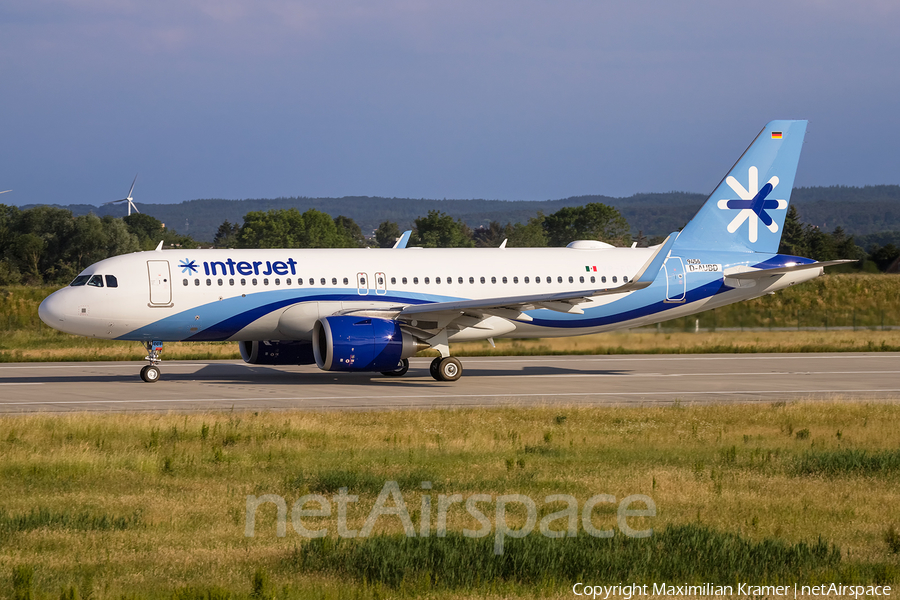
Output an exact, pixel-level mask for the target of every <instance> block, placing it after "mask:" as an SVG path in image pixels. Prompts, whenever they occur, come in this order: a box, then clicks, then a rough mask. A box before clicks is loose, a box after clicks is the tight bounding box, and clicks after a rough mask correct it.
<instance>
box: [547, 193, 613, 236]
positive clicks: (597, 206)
mask: <svg viewBox="0 0 900 600" xmlns="http://www.w3.org/2000/svg"><path fill="white" fill-rule="evenodd" d="M544 229H545V230H546V232H547V242H548V245H550V246H565V245H567V244H569V242H572V241H575V240H600V241H603V242H607V243H610V244H613V245H616V246H623V245H627V244H629V243H630V240H631V236H630V234H629V233H628V232H629V227H628V221H626V220H625V217H623V216H622V215H621V213H620V212H619V211H618V210H616V209H615V208H613V207H612V206H607V205H606V204H601V203H599V202H591V203H590V204H585V205H584V206H567V207H564V208H561V209H559V210H558V211H556V212H555V213H553V214H552V215H548V216H547V217H546V218H545V219H544Z"/></svg>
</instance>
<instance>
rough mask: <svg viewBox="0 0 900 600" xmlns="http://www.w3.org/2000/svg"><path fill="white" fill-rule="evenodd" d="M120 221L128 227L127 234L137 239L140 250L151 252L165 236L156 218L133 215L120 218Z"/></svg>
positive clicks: (139, 214)
mask: <svg viewBox="0 0 900 600" xmlns="http://www.w3.org/2000/svg"><path fill="white" fill-rule="evenodd" d="M122 221H124V222H125V226H126V227H128V231H129V233H131V234H132V235H134V236H136V237H137V240H138V244H139V245H140V247H141V249H142V250H153V249H154V248H156V246H157V245H159V243H160V242H161V241H163V238H165V236H166V233H165V231H163V224H162V222H160V220H159V219H157V218H156V217H151V216H150V215H145V214H144V213H134V214H133V215H128V216H127V217H122Z"/></svg>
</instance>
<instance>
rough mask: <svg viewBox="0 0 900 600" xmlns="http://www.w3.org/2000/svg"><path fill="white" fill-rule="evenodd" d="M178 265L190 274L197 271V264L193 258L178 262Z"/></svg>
mask: <svg viewBox="0 0 900 600" xmlns="http://www.w3.org/2000/svg"><path fill="white" fill-rule="evenodd" d="M178 266H179V267H181V272H182V273H187V274H188V275H193V274H194V273H196V272H197V265H196V263H195V261H193V260H190V261H189V260H188V259H184V260H182V261H181V262H180V263H178Z"/></svg>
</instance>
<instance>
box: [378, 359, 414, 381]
mask: <svg viewBox="0 0 900 600" xmlns="http://www.w3.org/2000/svg"><path fill="white" fill-rule="evenodd" d="M407 371H409V359H408V358H404V359H402V360H401V361H400V362H399V363H397V368H396V369H394V370H393V371H382V372H381V374H382V375H384V376H386V377H403V376H404V375H406V372H407Z"/></svg>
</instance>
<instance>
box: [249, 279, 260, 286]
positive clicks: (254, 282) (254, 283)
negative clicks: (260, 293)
mask: <svg viewBox="0 0 900 600" xmlns="http://www.w3.org/2000/svg"><path fill="white" fill-rule="evenodd" d="M257 281H259V280H258V279H256V278H255V277H254V278H253V279H251V280H250V283H252V284H253V285H256V283H257Z"/></svg>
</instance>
